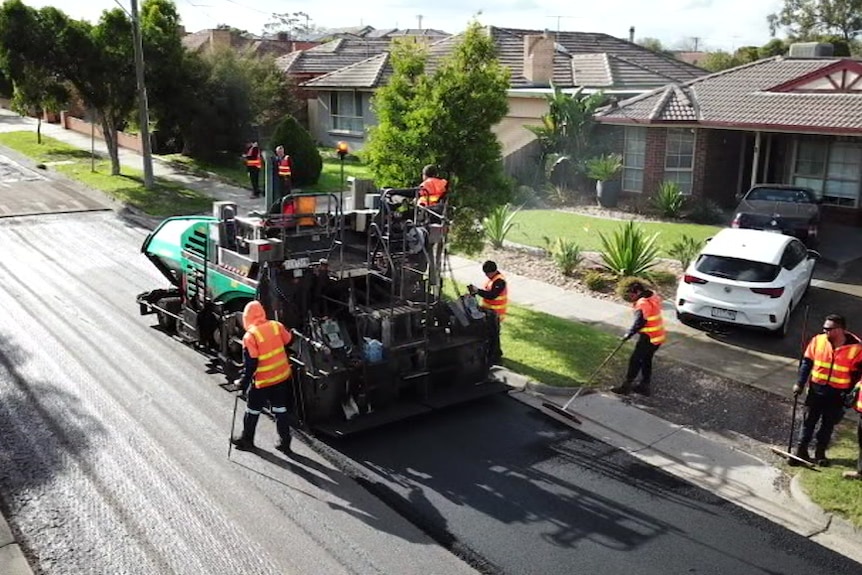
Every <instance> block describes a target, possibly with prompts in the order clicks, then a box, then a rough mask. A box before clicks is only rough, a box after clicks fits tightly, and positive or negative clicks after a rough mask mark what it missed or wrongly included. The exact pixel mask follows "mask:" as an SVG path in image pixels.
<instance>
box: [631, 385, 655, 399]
mask: <svg viewBox="0 0 862 575" xmlns="http://www.w3.org/2000/svg"><path fill="white" fill-rule="evenodd" d="M632 391H634V392H635V393H639V394H640V395H643V396H644V397H649V396H650V395H652V392H651V391H650V390H649V386H647V385H636V386H635V387H634V389H632Z"/></svg>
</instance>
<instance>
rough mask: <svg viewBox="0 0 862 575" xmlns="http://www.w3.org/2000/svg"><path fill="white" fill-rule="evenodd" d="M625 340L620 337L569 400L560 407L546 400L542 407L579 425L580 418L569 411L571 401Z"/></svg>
mask: <svg viewBox="0 0 862 575" xmlns="http://www.w3.org/2000/svg"><path fill="white" fill-rule="evenodd" d="M625 342H626V340H625V339H620V342H619V343H618V344H617V346H616V347H615V348H614V350H613V351H612V352H611V353H610V354H608V356H607V357H606V358H605V360H604V361H603V362H602V363H600V364H599V367H597V368H596V370H595V371H594V372H593V373H592V374H590V376H589V377H588V378H587V380H586V381H585V382H584V384H583V385H582V386H581V387H579V388H578V391H576V392H575V394H574V395H573V396H572V397H571V398H570V399H569V401H567V402H566V403H565V404H564V405H563V406H562V407H560V406H559V405H557V404H556V403H551V402H548V401H544V402H542V407H544V408H546V409H548V410H550V411H553V412H554V413H556V414H558V415H562V416H563V417H565V418H566V419H570V420H572V421H574V422H575V423H577V424H578V425H580V424H581V420H580V419H578V418H577V417H575V415H574V414H573V413H571V412H570V411H569V406H570V405H571V404H572V402H574V401H575V400H576V399H577V398H578V396H579V395H581V392H582V391H583V390H584V389H586V387H587V386H588V385H590V384H591V383H592V382H593V380H594V379H595V378H596V376H597V375H598V374H599V372H600V371H602V369H603V368H604V367H605V366H606V365H607V364H608V362H609V361H610V360H611V358H612V357H613V356H615V355H616V354H617V352H618V351H619V350H620V348H621V347H622V346H623V344H624V343H625Z"/></svg>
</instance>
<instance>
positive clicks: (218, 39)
mask: <svg viewBox="0 0 862 575" xmlns="http://www.w3.org/2000/svg"><path fill="white" fill-rule="evenodd" d="M230 45H231V32H230V30H217V29H213V30H210V50H218V49H219V48H230Z"/></svg>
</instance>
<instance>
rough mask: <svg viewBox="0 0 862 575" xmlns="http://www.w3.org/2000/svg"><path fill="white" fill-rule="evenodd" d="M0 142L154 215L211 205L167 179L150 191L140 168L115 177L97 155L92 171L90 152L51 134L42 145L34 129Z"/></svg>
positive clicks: (11, 134)
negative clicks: (146, 186)
mask: <svg viewBox="0 0 862 575" xmlns="http://www.w3.org/2000/svg"><path fill="white" fill-rule="evenodd" d="M0 145H4V146H6V147H8V148H11V149H13V150H15V151H16V152H19V153H20V154H23V155H25V156H28V157H30V158H32V159H33V160H35V161H36V162H37V163H44V164H47V165H48V169H49V170H53V171H56V172H58V173H61V174H63V175H65V176H67V177H69V178H70V179H73V180H76V181H78V182H80V183H82V184H84V185H85V186H88V187H90V188H93V189H96V190H100V191H102V192H105V193H106V194H108V195H110V196H111V197H113V198H115V199H117V200H119V201H121V202H124V203H129V204H132V205H134V206H136V207H138V208H140V209H141V210H143V211H145V212H146V213H148V214H151V215H154V216H159V217H164V216H171V215H178V214H194V213H199V212H201V211H204V210H206V209H207V208H208V207H209V206H210V205H211V204H212V200H211V199H210V198H209V197H207V196H205V195H203V194H201V193H200V192H197V191H195V190H189V189H187V188H184V187H183V186H181V185H180V184H175V183H172V182H167V181H165V180H157V181H156V185H155V186H154V188H153V189H152V190H147V189H146V188H145V187H144V181H143V172H141V171H140V170H133V169H130V168H126V167H123V173H122V174H121V175H118V176H112V175H111V163H110V161H109V160H106V159H99V158H97V159H96V162H95V171H93V169H92V166H93V164H92V163H91V157H90V153H89V152H88V151H86V150H81V149H80V148H76V147H74V146H70V145H69V144H66V143H64V142H61V141H59V140H55V139H54V138H50V137H48V136H42V143H41V144H39V143H37V142H36V133H35V132H29V131H21V132H7V133H3V134H0ZM54 162H58V163H54Z"/></svg>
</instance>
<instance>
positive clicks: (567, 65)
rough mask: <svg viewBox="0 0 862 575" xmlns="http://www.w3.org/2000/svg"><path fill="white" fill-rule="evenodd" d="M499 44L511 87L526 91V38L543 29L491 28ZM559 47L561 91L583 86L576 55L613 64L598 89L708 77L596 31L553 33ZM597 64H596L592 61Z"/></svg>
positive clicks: (556, 72) (558, 82)
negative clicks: (576, 75) (603, 59)
mask: <svg viewBox="0 0 862 575" xmlns="http://www.w3.org/2000/svg"><path fill="white" fill-rule="evenodd" d="M488 30H489V31H490V34H491V36H492V37H493V38H494V42H495V43H496V45H497V55H498V56H499V58H500V62H501V63H503V64H504V65H506V66H508V67H509V68H510V69H511V70H512V87H514V88H524V87H529V86H531V85H532V84H531V83H530V82H529V81H528V80H527V79H526V78H525V77H524V36H527V35H533V34H541V33H542V31H541V30H522V29H517V28H496V27H493V26H491V27H489V28H488ZM551 34H552V35H553V36H554V39H555V41H556V44H557V53H556V56H555V58H554V84H556V85H558V86H559V87H561V88H569V87H573V86H584V84H580V83H579V82H577V81H576V80H575V67H576V65H577V64H581V63H583V62H581V61H578V62H575V61H573V58H574V57H575V56H577V55H582V54H589V55H593V56H594V57H595V56H597V55H604V56H603V57H604V58H606V59H608V62H609V64H610V71H609V74H610V77H609V78H607V77H601V76H600V77H599V79H600V80H604V81H605V82H608V81H609V82H610V83H604V84H599V85H595V86H586V87H590V88H598V87H611V86H614V87H629V86H638V87H642V86H661V85H664V84H666V83H668V82H685V81H688V80H692V79H694V78H698V77H700V76H703V75H705V74H706V73H707V72H706V71H705V70H703V69H701V68H698V67H697V66H692V65H691V64H686V63H685V62H681V61H679V60H677V59H676V58H673V57H671V56H667V55H665V54H660V53H658V52H653V51H652V50H648V49H647V48H644V47H643V46H639V45H638V44H635V43H633V42H628V41H626V40H622V39H620V38H615V37H613V36H610V35H608V34H600V33H594V32H552V33H551ZM593 63H595V62H593Z"/></svg>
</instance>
